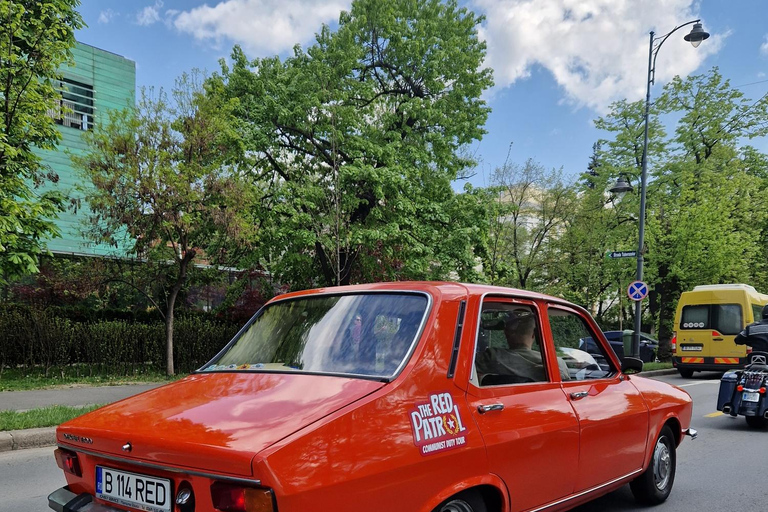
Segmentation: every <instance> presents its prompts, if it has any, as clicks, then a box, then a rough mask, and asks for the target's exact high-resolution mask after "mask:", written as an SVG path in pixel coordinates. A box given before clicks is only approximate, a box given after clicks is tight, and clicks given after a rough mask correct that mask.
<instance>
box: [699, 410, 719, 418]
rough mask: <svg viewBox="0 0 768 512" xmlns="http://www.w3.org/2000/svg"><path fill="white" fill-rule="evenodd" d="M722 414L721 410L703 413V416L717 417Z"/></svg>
mask: <svg viewBox="0 0 768 512" xmlns="http://www.w3.org/2000/svg"><path fill="white" fill-rule="evenodd" d="M722 415H723V411H717V412H711V413H709V414H705V415H704V417H705V418H717V417H718V416H722Z"/></svg>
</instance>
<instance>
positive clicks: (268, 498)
mask: <svg viewBox="0 0 768 512" xmlns="http://www.w3.org/2000/svg"><path fill="white" fill-rule="evenodd" d="M211 501H212V502H213V506H214V507H215V508H216V509H217V510H221V511H222V512H273V510H274V508H273V507H272V493H271V492H270V491H269V490H267V489H256V488H254V487H243V486H241V485H237V484H228V483H224V482H214V483H213V485H211Z"/></svg>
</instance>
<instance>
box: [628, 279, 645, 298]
mask: <svg viewBox="0 0 768 512" xmlns="http://www.w3.org/2000/svg"><path fill="white" fill-rule="evenodd" d="M627 295H629V298H630V299H632V300H634V301H639V300H643V299H644V298H646V297H647V296H648V285H647V284H645V283H644V282H642V281H634V282H632V283H630V285H629V288H627Z"/></svg>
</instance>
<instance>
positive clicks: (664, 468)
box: [653, 439, 672, 491]
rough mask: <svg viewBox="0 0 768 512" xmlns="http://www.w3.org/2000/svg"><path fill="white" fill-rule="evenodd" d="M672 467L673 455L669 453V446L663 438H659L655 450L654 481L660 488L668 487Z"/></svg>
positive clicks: (661, 489)
mask: <svg viewBox="0 0 768 512" xmlns="http://www.w3.org/2000/svg"><path fill="white" fill-rule="evenodd" d="M671 469H672V456H671V455H670V453H669V447H668V446H667V444H666V443H665V442H664V440H663V439H659V440H658V441H656V448H655V449H654V450H653V483H654V484H656V488H657V489H658V490H660V491H663V490H664V489H666V487H667V484H668V483H669V475H670V470H671Z"/></svg>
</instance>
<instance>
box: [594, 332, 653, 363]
mask: <svg viewBox="0 0 768 512" xmlns="http://www.w3.org/2000/svg"><path fill="white" fill-rule="evenodd" d="M633 332H634V331H630V330H625V331H604V332H603V334H604V335H605V337H606V339H607V340H608V342H609V343H610V344H611V348H613V351H614V352H616V355H617V356H619V360H620V361H622V362H623V361H624V356H625V355H629V354H630V353H631V351H632V333H633ZM579 345H580V346H579V348H581V349H582V350H586V351H587V352H588V353H590V354H592V355H593V356H595V358H597V357H596V356H598V355H600V350H599V349H598V348H597V345H596V344H595V340H593V339H592V338H584V339H582V340H581V343H580V344H579ZM583 347H586V348H583ZM658 350H659V342H658V341H656V340H655V339H653V338H652V337H651V335H650V334H646V333H644V332H641V333H640V359H642V361H643V362H644V363H652V362H654V361H656V354H657V352H658ZM601 357H602V356H601ZM598 362H599V361H598Z"/></svg>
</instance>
